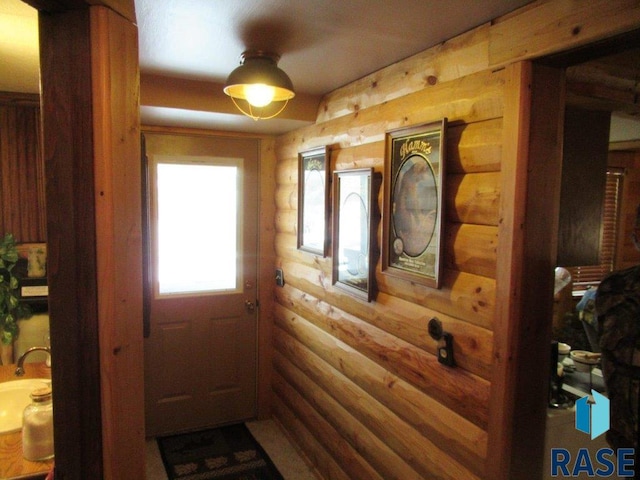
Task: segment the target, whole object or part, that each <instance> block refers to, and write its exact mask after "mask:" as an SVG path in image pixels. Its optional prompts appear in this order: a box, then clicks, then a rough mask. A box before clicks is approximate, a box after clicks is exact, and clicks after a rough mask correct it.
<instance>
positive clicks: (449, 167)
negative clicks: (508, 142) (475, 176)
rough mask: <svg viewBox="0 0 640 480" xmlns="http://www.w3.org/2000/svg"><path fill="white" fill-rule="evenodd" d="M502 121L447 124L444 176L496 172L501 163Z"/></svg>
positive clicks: (495, 119)
mask: <svg viewBox="0 0 640 480" xmlns="http://www.w3.org/2000/svg"><path fill="white" fill-rule="evenodd" d="M502 135H503V130H502V118H493V119H490V120H485V121H481V122H473V123H463V124H458V125H455V124H454V125H449V126H448V128H447V156H446V159H445V162H446V171H447V173H449V174H451V173H480V172H497V171H499V170H500V164H501V161H502Z"/></svg>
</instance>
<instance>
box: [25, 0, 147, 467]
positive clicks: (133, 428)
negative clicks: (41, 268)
mask: <svg viewBox="0 0 640 480" xmlns="http://www.w3.org/2000/svg"><path fill="white" fill-rule="evenodd" d="M36 3H37V5H35V6H37V8H39V9H40V17H39V18H40V57H41V72H42V73H41V76H42V117H43V131H44V134H43V143H44V158H45V170H46V195H47V229H48V259H49V264H48V274H49V289H50V301H49V314H50V323H51V343H52V345H51V347H52V354H53V357H54V362H53V368H52V380H53V388H54V391H55V393H54V398H55V400H54V401H55V404H56V407H55V414H54V423H55V443H56V478H62V479H88V478H96V479H98V478H104V479H120V478H144V476H145V459H144V395H143V385H144V381H143V360H142V344H143V342H142V306H141V298H142V294H141V289H142V280H141V268H142V257H141V235H140V227H141V213H140V199H141V196H140V161H139V155H140V136H139V116H138V115H139V114H138V108H137V107H138V89H139V80H138V66H137V65H138V64H137V58H138V57H137V29H136V27H135V25H134V23H132V22H131V21H130V20H127V19H126V18H125V17H123V16H121V15H119V14H117V13H115V12H113V11H112V10H110V9H109V8H107V7H105V6H92V7H89V6H88V5H87V6H85V7H84V8H82V7H81V8H78V5H77V3H78V2H66V3H65V2H55V3H56V5H50V3H51V2H36ZM124 3H130V4H131V5H132V4H133V2H120V4H121V5H123V4H124ZM51 9H53V10H51ZM131 11H132V10H131Z"/></svg>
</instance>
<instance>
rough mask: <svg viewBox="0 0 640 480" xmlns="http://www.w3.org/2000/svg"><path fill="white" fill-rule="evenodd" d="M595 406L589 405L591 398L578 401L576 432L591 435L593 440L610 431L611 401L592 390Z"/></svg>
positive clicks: (587, 397) (586, 397)
mask: <svg viewBox="0 0 640 480" xmlns="http://www.w3.org/2000/svg"><path fill="white" fill-rule="evenodd" d="M591 395H593V401H594V403H593V404H590V403H588V401H589V396H585V397H582V398H581V399H580V400H578V401H576V430H580V431H581V432H584V433H586V434H591V440H593V439H594V438H598V437H599V436H600V435H602V434H603V433H605V432H606V431H607V430H609V399H608V398H607V397H605V396H604V395H601V394H600V393H598V392H596V391H595V390H591Z"/></svg>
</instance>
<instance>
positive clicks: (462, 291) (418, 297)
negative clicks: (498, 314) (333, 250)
mask: <svg viewBox="0 0 640 480" xmlns="http://www.w3.org/2000/svg"><path fill="white" fill-rule="evenodd" d="M376 280H377V284H378V291H379V292H380V293H385V294H387V295H390V296H393V297H397V298H401V299H403V300H407V301H409V302H412V303H415V304H418V305H422V306H424V307H428V308H431V309H433V310H434V311H437V312H441V313H444V314H446V315H449V316H451V317H456V318H459V319H463V320H464V321H466V322H468V323H470V324H472V325H476V326H479V327H483V328H486V329H489V330H492V329H493V317H494V312H495V297H496V294H495V289H496V282H495V280H494V279H493V278H487V277H482V276H480V275H474V274H471V273H465V272H459V271H456V270H449V269H447V268H446V267H445V269H444V273H443V279H442V286H441V287H440V288H438V289H434V288H429V287H425V286H423V285H418V284H416V283H414V282H411V281H409V280H405V279H403V278H399V277H394V276H392V275H385V274H382V275H378V276H377V277H376ZM380 293H379V294H378V295H380Z"/></svg>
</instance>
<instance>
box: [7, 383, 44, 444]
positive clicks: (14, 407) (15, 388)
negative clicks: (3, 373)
mask: <svg viewBox="0 0 640 480" xmlns="http://www.w3.org/2000/svg"><path fill="white" fill-rule="evenodd" d="M50 385H51V380H49V379H48V378H29V379H24V380H11V381H9V382H2V383H0V433H10V432H17V431H19V430H20V429H22V412H23V410H24V408H25V407H26V406H27V405H29V403H31V397H29V394H30V393H31V392H32V391H33V390H35V389H36V388H42V387H47V386H50Z"/></svg>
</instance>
